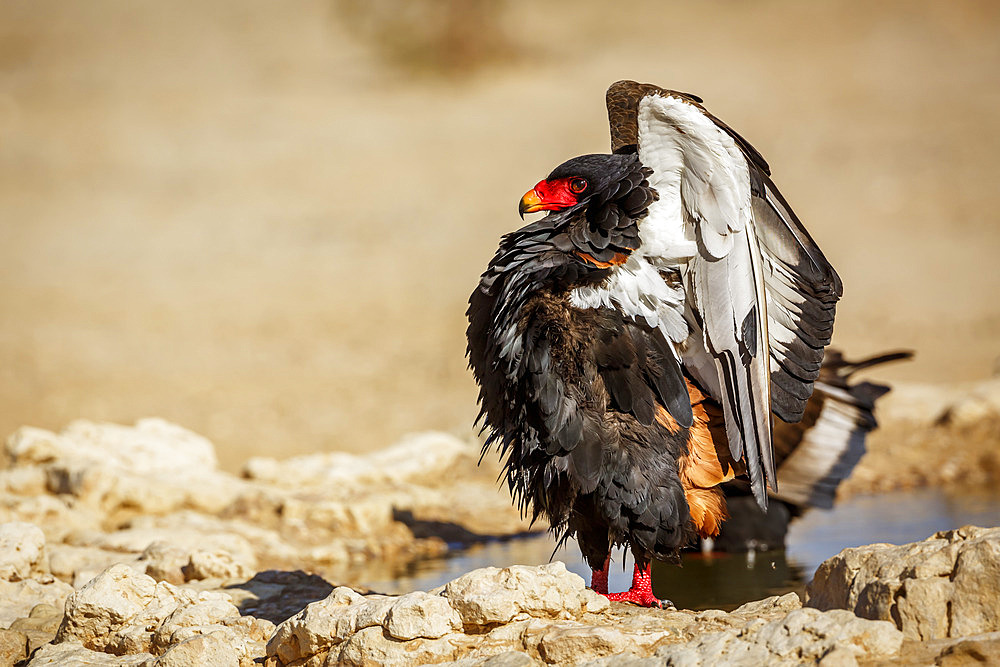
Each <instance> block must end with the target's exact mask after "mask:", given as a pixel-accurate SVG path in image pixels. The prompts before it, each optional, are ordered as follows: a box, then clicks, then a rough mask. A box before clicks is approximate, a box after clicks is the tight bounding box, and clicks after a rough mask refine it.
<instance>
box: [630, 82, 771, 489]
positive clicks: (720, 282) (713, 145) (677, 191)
mask: <svg viewBox="0 0 1000 667" xmlns="http://www.w3.org/2000/svg"><path fill="white" fill-rule="evenodd" d="M637 121H638V150H639V159H640V160H641V161H642V163H643V164H644V165H645V166H647V167H650V168H651V169H652V170H653V175H652V176H651V177H650V179H649V180H650V185H652V186H653V187H654V188H656V190H657V192H658V193H659V195H660V199H659V201H657V202H656V203H654V204H653V205H652V206H651V207H650V211H649V215H648V216H647V218H646V219H645V220H644V221H643V223H642V228H641V238H642V246H641V247H640V249H639V250H638V251H637V252H638V254H640V255H642V256H643V257H645V258H646V260H647V261H648V262H649V263H650V264H653V265H656V266H660V267H663V268H671V267H676V268H679V269H681V271H682V272H683V275H684V276H685V286H686V289H687V299H688V304H687V305H688V308H687V314H688V317H689V320H693V321H689V324H690V325H691V329H692V330H693V331H698V330H700V332H701V336H700V338H696V337H695V336H691V337H690V338H688V339H687V340H686V341H684V343H683V345H682V350H683V356H684V360H685V364H686V365H687V366H688V367H689V368H691V369H692V371H693V372H695V373H697V374H699V375H702V376H704V375H706V374H708V373H710V371H709V370H708V369H711V368H712V366H714V370H715V373H716V377H701V378H698V379H700V380H702V382H703V383H704V384H705V386H706V388H707V389H708V390H709V391H712V390H713V389H715V390H716V391H717V392H719V393H718V394H717V395H716V396H715V398H717V399H718V400H719V401H720V402H721V403H722V404H723V407H724V412H725V417H726V433H727V437H728V439H729V444H730V449H731V451H732V453H733V456H734V457H736V458H738V459H739V458H743V457H744V455H745V459H746V463H747V469H748V473H749V474H750V477H751V481H752V487H753V490H754V495H755V496H756V497H757V500H758V502H760V503H761V504H766V494H765V491H764V485H765V483H766V481H770V483H771V485H772V487H773V486H774V485H775V483H776V482H775V475H774V464H773V454H772V449H771V447H772V446H771V410H770V405H771V397H770V363H769V344H768V333H767V298H766V293H765V287H764V262H763V259H762V256H761V250H760V246H759V243H758V239H757V234H756V230H755V226H754V218H753V209H752V206H751V191H750V172H749V167H748V165H747V162H746V159H745V158H744V157H743V153H742V152H741V151H740V149H739V147H738V146H737V145H736V143H735V142H734V141H733V139H732V137H730V136H729V135H728V134H727V133H726V132H724V131H722V130H721V129H720V128H719V127H718V126H717V125H716V124H715V123H714V122H713V121H712V120H711V119H710V118H708V117H707V116H706V115H705V114H703V113H702V112H701V111H700V110H699V109H698V108H697V107H695V106H693V105H691V104H688V103H687V102H685V101H683V100H681V99H679V98H675V97H671V96H669V95H667V96H659V95H649V96H646V97H644V98H643V99H642V100H641V101H640V102H639V108H638V119H637ZM674 239H683V240H684V242H685V243H686V245H681V244H676V243H673V244H672V243H671V240H674ZM692 245H693V246H694V250H695V252H693V253H691V254H690V255H689V257H687V258H684V257H683V255H685V254H687V252H681V253H678V252H677V250H678V248H679V247H682V248H685V250H686V251H687V250H689V249H690V248H691V246H692ZM678 255H682V256H681V257H678ZM706 356H707V357H710V358H711V360H712V363H707V362H708V359H706V358H705V357H706ZM762 466H763V468H762Z"/></svg>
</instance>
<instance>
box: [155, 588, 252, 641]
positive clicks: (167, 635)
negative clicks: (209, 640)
mask: <svg viewBox="0 0 1000 667" xmlns="http://www.w3.org/2000/svg"><path fill="white" fill-rule="evenodd" d="M239 613H240V612H239V610H238V609H237V608H236V607H235V605H233V603H232V602H230V601H229V599H228V598H222V597H213V598H209V599H207V600H202V601H200V602H196V603H194V604H189V605H186V606H182V607H178V608H177V609H175V610H174V611H173V612H171V613H170V614H169V615H168V616H167V617H166V618H164V619H163V620H162V621H161V622H160V624H159V626H158V627H157V628H156V631H155V632H153V633H152V637H151V641H152V646H153V648H154V649H156V650H158V651H161V650H163V649H165V648H166V647H168V646H171V645H173V644H176V643H178V642H179V641H184V640H185V639H186V637H183V636H182V635H183V632H184V631H185V630H186V629H188V628H203V627H204V626H214V625H221V624H222V623H224V622H225V621H226V620H227V619H230V618H235V617H238V616H239ZM194 634H201V632H200V631H199V632H196V633H194Z"/></svg>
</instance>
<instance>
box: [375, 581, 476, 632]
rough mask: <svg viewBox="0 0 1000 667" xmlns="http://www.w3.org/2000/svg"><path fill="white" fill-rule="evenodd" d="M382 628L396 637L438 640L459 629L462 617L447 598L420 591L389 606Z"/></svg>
mask: <svg viewBox="0 0 1000 667" xmlns="http://www.w3.org/2000/svg"><path fill="white" fill-rule="evenodd" d="M385 629H386V631H387V632H388V633H389V635H390V636H391V637H393V638H395V639H401V640H407V639H416V638H418V637H423V638H425V639H437V638H438V637H442V636H444V635H446V634H448V633H449V632H454V631H456V630H461V629H462V617H461V616H459V615H458V612H457V611H455V610H454V609H453V608H452V606H451V605H450V604H448V601H447V600H445V599H444V598H442V597H440V596H438V595H429V594H427V593H424V592H422V591H417V592H415V593H409V594H407V595H403V596H402V597H400V598H399V599H398V600H396V602H395V603H394V604H393V605H392V607H390V608H389V611H388V613H387V614H386V617H385Z"/></svg>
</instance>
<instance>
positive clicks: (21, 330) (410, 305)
mask: <svg viewBox="0 0 1000 667" xmlns="http://www.w3.org/2000/svg"><path fill="white" fill-rule="evenodd" d="M998 35H1000V4H997V3H995V2H990V1H982V2H974V1H968V0H965V1H957V2H949V3H940V2H933V1H909V2H871V1H869V0H835V1H830V2H822V3H819V2H812V3H805V2H794V1H792V0H767V1H763V2H755V3H747V2H736V1H724V0H714V1H709V2H700V3H683V2H669V3H668V2H660V1H652V0H650V1H642V0H635V1H632V0H629V1H620V2H616V3H613V4H608V3H604V2H598V1H596V0H573V1H572V2H569V1H561V0H557V1H554V2H548V3H544V5H543V4H542V3H537V2H529V1H528V0H506V1H495V2H490V1H487V0H409V1H408V2H395V1H388V0H374V1H364V0H303V1H300V2H295V3H279V2H261V1H247V0H239V1H232V2H229V1H216V2H211V3H205V2H193V1H191V2H169V3H164V2H152V1H148V0H129V1H125V0H121V1H116V2H107V1H92V2H87V3H65V2H55V1H47V0H31V1H30V2H29V1H26V0H25V1H19V0H0V314H2V317H0V432H2V433H3V434H6V433H9V432H11V431H12V430H14V429H15V428H16V427H17V426H19V425H21V424H32V425H36V426H40V427H45V428H53V429H60V428H62V426H63V425H64V424H65V423H67V422H68V421H70V420H72V419H75V418H86V419H93V420H109V421H115V422H123V423H131V422H132V421H134V420H135V419H136V418H139V417H142V416H146V415H158V416H161V417H164V418H166V419H169V420H171V421H174V422H177V423H179V424H182V425H184V426H185V427H187V428H190V429H192V430H194V431H196V432H199V433H202V434H204V435H206V436H208V437H209V438H210V439H211V440H213V441H214V442H215V443H216V445H217V447H218V450H219V455H220V458H221V460H222V463H223V465H224V466H225V467H227V468H229V469H230V470H235V469H236V468H237V467H238V466H239V465H240V464H241V463H242V462H243V461H244V460H245V459H247V458H248V457H249V456H252V455H257V454H266V455H269V456H276V457H283V456H291V455H294V454H300V453H303V452H310V451H322V450H347V451H354V452H360V451H367V450H371V449H376V448H380V447H383V446H386V445H388V444H390V443H392V442H393V441H395V440H396V439H398V437H399V436H401V435H402V434H404V433H406V432H411V431H419V430H426V429H438V430H444V431H448V432H452V433H455V434H458V435H460V436H463V437H464V436H466V435H468V434H469V433H470V432H471V422H472V420H473V418H474V416H475V413H476V407H475V400H476V392H475V388H474V384H473V382H472V380H471V377H470V375H469V373H468V372H467V370H466V362H465V359H464V350H465V340H464V331H465V316H464V311H465V304H466V299H467V297H468V294H469V293H470V292H471V291H472V289H473V287H474V286H475V284H476V281H477V279H478V276H479V274H480V272H481V271H482V270H483V269H484V268H485V266H486V263H487V262H488V260H489V258H490V257H491V256H492V254H493V251H494V250H495V248H496V244H497V241H498V239H499V237H500V235H501V234H503V233H504V232H507V231H510V230H512V229H514V228H516V227H518V226H519V225H520V224H521V223H520V220H519V219H518V218H517V214H516V205H517V202H518V200H519V198H520V196H521V194H522V193H523V192H524V191H525V190H527V189H528V188H530V187H531V186H533V185H534V184H535V182H537V181H538V180H539V179H540V178H542V177H544V176H545V174H547V173H548V172H549V171H550V170H551V168H552V167H554V166H555V165H557V164H559V163H560V162H562V161H564V160H565V159H567V158H569V157H572V156H575V155H579V154H583V153H589V152H606V151H607V150H608V136H607V121H606V116H605V110H604V91H605V89H606V88H607V86H608V84H610V83H611V82H613V81H615V80H617V79H622V78H632V79H637V80H640V81H650V82H655V83H657V84H660V85H662V86H665V87H668V88H675V89H678V90H684V91H689V92H692V93H696V94H698V95H700V96H702V97H703V98H704V99H705V100H706V104H707V105H708V107H709V108H710V109H711V110H712V111H713V112H714V113H715V114H717V115H718V116H719V117H721V118H723V119H725V120H726V121H727V122H728V123H729V124H730V125H732V126H733V127H734V128H736V129H737V130H738V131H739V132H741V133H742V134H743V135H744V136H746V137H747V138H748V139H749V140H750V141H751V143H753V144H754V145H755V146H756V147H757V148H758V149H759V150H760V151H761V152H762V153H763V154H764V155H765V157H766V158H767V159H768V161H769V162H770V163H771V166H772V169H773V172H774V176H775V180H776V182H777V183H778V185H779V187H780V188H781V189H782V191H783V193H784V194H785V196H786V198H787V199H788V200H789V202H790V203H791V204H792V206H793V207H794V208H795V210H796V212H797V213H798V214H799V216H800V217H801V218H802V220H803V221H804V222H805V224H806V226H807V227H808V228H809V230H810V231H811V233H812V234H813V236H814V237H815V238H816V239H817V241H818V242H819V244H820V245H821V246H822V248H823V249H824V251H825V252H826V254H827V256H828V257H829V258H830V260H831V261H832V262H833V264H834V265H835V266H836V267H837V268H838V270H839V271H840V273H841V275H842V277H843V279H844V283H845V295H844V299H843V301H842V302H841V306H840V311H839V317H838V322H837V330H836V338H835V343H836V344H837V345H838V346H840V347H841V348H843V349H844V350H845V351H846V352H847V353H848V354H852V355H854V356H863V355H866V354H870V353H875V352H879V351H882V350H884V349H886V348H898V347H908V348H912V349H914V350H915V351H916V352H917V357H916V360H915V361H913V362H912V363H909V364H900V365H897V366H893V367H889V368H886V369H885V370H882V369H879V377H880V379H888V380H890V381H902V382H910V383H914V382H928V383H950V384H954V383H964V382H971V381H975V380H982V379H985V378H988V377H990V376H992V375H993V374H995V373H996V372H997V358H998V355H1000V298H998V295H1000V270H998V268H997V267H998V258H1000V213H998V211H1000V187H998V186H997V181H998V179H1000V159H998V152H1000V76H998V72H1000V39H998Z"/></svg>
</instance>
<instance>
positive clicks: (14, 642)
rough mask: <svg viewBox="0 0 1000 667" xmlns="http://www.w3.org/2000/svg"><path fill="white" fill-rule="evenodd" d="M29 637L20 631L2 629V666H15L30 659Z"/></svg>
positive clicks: (0, 632)
mask: <svg viewBox="0 0 1000 667" xmlns="http://www.w3.org/2000/svg"><path fill="white" fill-rule="evenodd" d="M28 653H29V650H28V637H27V635H25V634H24V633H23V632H20V631H18V630H5V629H2V628H0V665H14V664H17V663H19V662H21V661H22V660H24V659H25V658H26V657H28Z"/></svg>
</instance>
